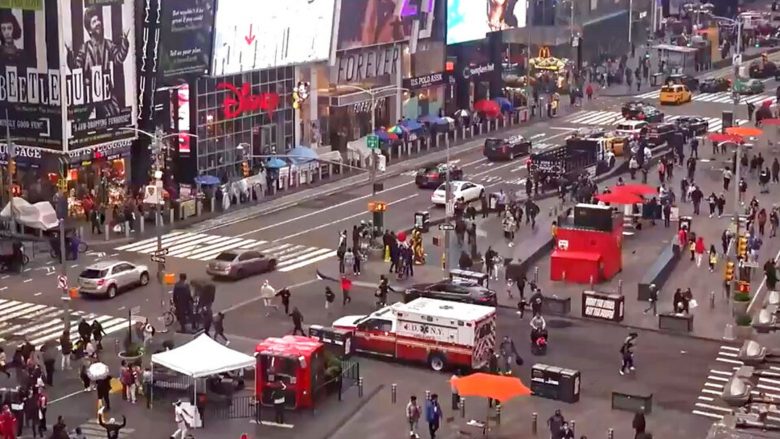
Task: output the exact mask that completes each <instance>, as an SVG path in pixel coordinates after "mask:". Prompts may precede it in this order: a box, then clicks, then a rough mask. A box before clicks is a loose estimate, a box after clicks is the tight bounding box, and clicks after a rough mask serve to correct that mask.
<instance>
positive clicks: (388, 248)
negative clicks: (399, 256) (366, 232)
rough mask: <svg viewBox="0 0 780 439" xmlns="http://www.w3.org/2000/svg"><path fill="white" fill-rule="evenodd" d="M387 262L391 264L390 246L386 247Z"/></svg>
mask: <svg viewBox="0 0 780 439" xmlns="http://www.w3.org/2000/svg"><path fill="white" fill-rule="evenodd" d="M385 262H390V246H389V245H386V246H385Z"/></svg>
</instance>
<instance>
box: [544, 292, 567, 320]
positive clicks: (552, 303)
mask: <svg viewBox="0 0 780 439" xmlns="http://www.w3.org/2000/svg"><path fill="white" fill-rule="evenodd" d="M542 312H543V313H545V314H554V315H559V316H567V315H569V313H571V297H558V296H544V299H543V300H542Z"/></svg>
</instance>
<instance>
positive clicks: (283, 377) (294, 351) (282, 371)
mask: <svg viewBox="0 0 780 439" xmlns="http://www.w3.org/2000/svg"><path fill="white" fill-rule="evenodd" d="M255 358H257V367H256V368H255V374H256V377H255V397H256V398H257V400H258V401H261V403H262V404H263V405H267V406H271V405H273V399H272V394H273V392H274V390H276V389H279V388H280V387H281V383H284V385H285V386H286V388H285V389H284V394H285V406H286V407H287V408H288V409H302V408H310V407H312V405H313V404H314V399H313V396H312V395H313V392H314V390H316V389H318V388H319V387H320V384H321V383H323V382H324V381H325V345H324V344H322V343H320V342H319V341H317V340H315V339H312V338H309V337H301V336H295V335H285V336H284V337H271V338H267V339H265V340H263V341H261V342H260V343H258V344H257V347H256V348H255Z"/></svg>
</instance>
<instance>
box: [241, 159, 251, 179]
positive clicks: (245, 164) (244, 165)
mask: <svg viewBox="0 0 780 439" xmlns="http://www.w3.org/2000/svg"><path fill="white" fill-rule="evenodd" d="M241 173H242V174H244V177H249V175H250V174H251V169H249V162H247V161H246V160H245V161H244V162H242V163H241Z"/></svg>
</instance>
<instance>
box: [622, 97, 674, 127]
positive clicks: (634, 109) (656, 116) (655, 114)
mask: <svg viewBox="0 0 780 439" xmlns="http://www.w3.org/2000/svg"><path fill="white" fill-rule="evenodd" d="M621 114H622V115H623V117H624V118H626V119H628V120H644V121H646V122H648V123H650V122H663V120H664V113H662V112H661V111H659V110H658V109H657V108H655V107H654V106H652V105H650V104H648V103H645V102H636V101H633V102H627V103H625V104H623V107H622V108H621Z"/></svg>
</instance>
